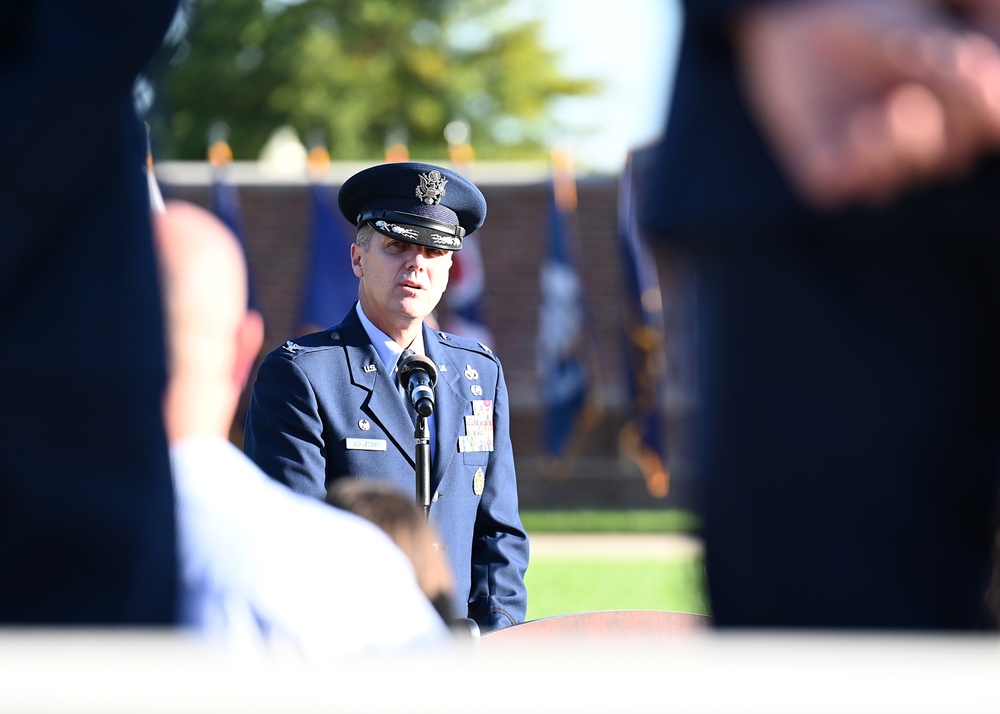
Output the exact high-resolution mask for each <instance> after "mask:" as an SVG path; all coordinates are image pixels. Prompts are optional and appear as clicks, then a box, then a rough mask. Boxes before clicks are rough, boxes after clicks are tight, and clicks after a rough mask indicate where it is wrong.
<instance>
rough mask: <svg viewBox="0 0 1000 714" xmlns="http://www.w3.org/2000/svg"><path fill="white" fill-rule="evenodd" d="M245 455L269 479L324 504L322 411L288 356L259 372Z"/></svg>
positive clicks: (269, 361)
mask: <svg viewBox="0 0 1000 714" xmlns="http://www.w3.org/2000/svg"><path fill="white" fill-rule="evenodd" d="M244 449H245V451H246V453H247V456H249V457H250V458H251V459H253V460H254V462H256V463H257V465H258V466H259V467H260V468H261V470H263V471H264V473H266V474H267V475H268V476H270V477H271V478H273V479H275V480H277V481H280V482H281V483H283V484H285V485H286V486H288V487H289V488H291V489H292V490H293V491H297V492H298V493H301V494H304V495H306V496H312V497H314V498H319V499H324V498H326V459H325V455H324V453H325V443H324V441H323V424H322V422H321V420H320V416H319V405H318V403H317V401H316V394H315V392H314V390H313V387H312V384H310V382H309V380H308V378H307V377H306V375H305V373H304V372H303V371H302V370H301V369H300V368H299V367H298V366H297V365H296V364H295V361H294V360H293V359H291V357H290V356H289V357H286V356H284V355H281V354H279V353H277V352H272V353H271V354H269V355H268V356H267V357H266V358H265V359H264V361H263V363H262V364H261V366H260V369H259V370H258V371H257V379H256V381H255V382H254V387H253V394H252V396H251V398H250V406H249V409H248V411H247V420H246V433H245V445H244Z"/></svg>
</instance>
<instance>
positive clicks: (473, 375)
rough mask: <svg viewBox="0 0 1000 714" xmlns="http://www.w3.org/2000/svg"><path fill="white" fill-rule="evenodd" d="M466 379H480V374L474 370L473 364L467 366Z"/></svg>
mask: <svg viewBox="0 0 1000 714" xmlns="http://www.w3.org/2000/svg"><path fill="white" fill-rule="evenodd" d="M465 378H466V379H469V380H472V379H479V372H478V371H477V370H475V369H473V368H472V365H471V364H467V365H465Z"/></svg>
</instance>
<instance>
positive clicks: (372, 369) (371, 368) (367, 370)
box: [361, 364, 378, 373]
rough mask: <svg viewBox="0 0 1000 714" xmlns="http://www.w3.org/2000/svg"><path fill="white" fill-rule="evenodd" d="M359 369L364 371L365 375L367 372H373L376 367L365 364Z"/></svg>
mask: <svg viewBox="0 0 1000 714" xmlns="http://www.w3.org/2000/svg"><path fill="white" fill-rule="evenodd" d="M361 369H362V370H364V371H365V372H366V373H368V372H374V371H375V370H376V369H378V367H376V366H375V365H373V364H366V365H365V366H364V367H362V368H361Z"/></svg>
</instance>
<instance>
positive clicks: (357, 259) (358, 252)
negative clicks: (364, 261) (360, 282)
mask: <svg viewBox="0 0 1000 714" xmlns="http://www.w3.org/2000/svg"><path fill="white" fill-rule="evenodd" d="M364 253H365V252H364V250H363V249H362V248H361V246H360V245H358V244H357V243H351V267H352V268H354V274H355V275H356V276H357V277H359V278H360V277H361V276H363V275H364V270H362V268H361V256H362V255H364Z"/></svg>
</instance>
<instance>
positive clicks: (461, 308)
mask: <svg viewBox="0 0 1000 714" xmlns="http://www.w3.org/2000/svg"><path fill="white" fill-rule="evenodd" d="M485 292H486V271H485V269H484V267H483V257H482V254H481V253H480V252H479V233H478V232H477V233H476V235H471V236H466V237H465V239H464V240H463V241H462V250H460V251H457V252H455V253H454V255H453V256H452V262H451V271H450V272H449V274H448V290H447V291H446V292H445V294H444V298H443V299H442V305H441V307H442V309H441V311H440V320H439V321H440V323H441V328H442V329H443V330H445V331H446V332H452V333H454V334H456V335H461V336H462V337H467V338H469V339H470V340H475V341H476V342H479V343H481V344H484V345H487V346H489V347H492V346H493V345H494V342H493V333H492V332H491V331H490V328H489V327H488V326H487V324H486V315H485V311H484V309H483V295H484V294H485Z"/></svg>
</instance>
